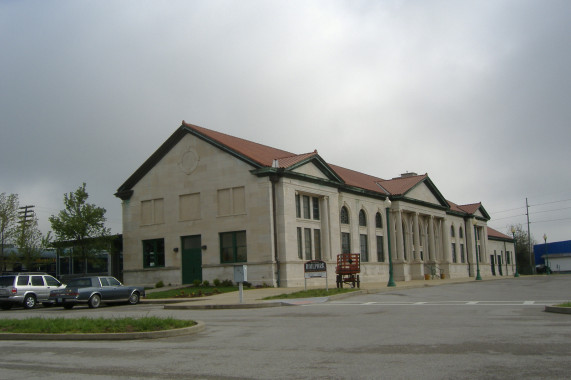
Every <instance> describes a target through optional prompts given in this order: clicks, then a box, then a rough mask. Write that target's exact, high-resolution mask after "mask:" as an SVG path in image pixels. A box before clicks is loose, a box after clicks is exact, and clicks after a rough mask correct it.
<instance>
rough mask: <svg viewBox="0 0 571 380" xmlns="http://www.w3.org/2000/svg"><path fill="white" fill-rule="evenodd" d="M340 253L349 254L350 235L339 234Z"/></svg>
mask: <svg viewBox="0 0 571 380" xmlns="http://www.w3.org/2000/svg"><path fill="white" fill-rule="evenodd" d="M341 253H351V235H350V234H349V233H348V232H341Z"/></svg>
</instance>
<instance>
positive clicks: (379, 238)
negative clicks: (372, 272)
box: [377, 236, 385, 263]
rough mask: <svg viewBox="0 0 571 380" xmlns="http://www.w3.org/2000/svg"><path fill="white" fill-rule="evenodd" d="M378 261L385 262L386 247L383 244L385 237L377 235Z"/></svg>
mask: <svg viewBox="0 0 571 380" xmlns="http://www.w3.org/2000/svg"><path fill="white" fill-rule="evenodd" d="M377 261H378V262H379V263H384V262H385V248H384V245H383V237H382V236H377Z"/></svg>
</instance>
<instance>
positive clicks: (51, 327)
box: [0, 317, 196, 334]
mask: <svg viewBox="0 0 571 380" xmlns="http://www.w3.org/2000/svg"><path fill="white" fill-rule="evenodd" d="M195 324H196V322H195V321H190V320H180V319H173V318H157V317H143V318H112V319H109V318H86V317H83V318H77V319H69V318H40V317H34V318H27V319H1V320H0V333H33V334H88V333H92V334H93V333H95V334H101V333H125V332H149V331H161V330H171V329H179V328H183V327H190V326H194V325H195Z"/></svg>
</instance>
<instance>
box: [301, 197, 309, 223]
mask: <svg viewBox="0 0 571 380" xmlns="http://www.w3.org/2000/svg"><path fill="white" fill-rule="evenodd" d="M302 199H303V218H304V219H309V218H310V217H309V197H308V196H307V195H304V196H303V197H302Z"/></svg>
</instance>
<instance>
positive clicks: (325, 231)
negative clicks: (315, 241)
mask: <svg viewBox="0 0 571 380" xmlns="http://www.w3.org/2000/svg"><path fill="white" fill-rule="evenodd" d="M320 203H321V210H320V211H321V231H322V232H321V259H322V260H324V261H327V260H331V221H330V219H329V218H330V214H329V197H323V198H322V201H321V202H320Z"/></svg>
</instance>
